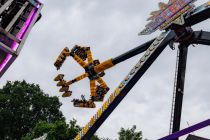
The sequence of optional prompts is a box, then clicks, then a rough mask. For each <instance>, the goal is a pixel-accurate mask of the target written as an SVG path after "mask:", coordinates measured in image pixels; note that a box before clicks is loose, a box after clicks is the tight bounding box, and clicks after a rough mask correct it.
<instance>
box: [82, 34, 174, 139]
mask: <svg viewBox="0 0 210 140" xmlns="http://www.w3.org/2000/svg"><path fill="white" fill-rule="evenodd" d="M175 36H176V34H175V32H174V31H169V34H168V35H167V36H166V37H165V38H164V40H163V41H162V42H161V43H160V44H159V46H158V47H157V49H156V50H155V51H154V52H153V53H152V54H151V55H150V57H149V58H148V59H147V60H146V62H145V63H144V64H143V66H142V67H141V68H140V69H139V70H138V71H137V72H136V73H135V74H134V75H133V77H132V78H131V79H130V81H128V83H127V84H126V85H125V87H124V88H123V89H122V90H121V93H120V94H119V95H118V96H117V97H116V98H115V99H114V101H113V102H112V103H111V104H110V105H109V106H108V108H107V109H106V110H105V111H104V112H103V113H102V115H101V117H100V118H99V119H98V120H97V121H96V122H95V124H94V125H93V126H92V127H91V128H90V129H89V130H88V132H87V133H86V134H85V135H84V136H83V137H82V138H81V140H90V138H91V136H93V134H94V133H95V132H96V131H97V129H98V128H99V127H100V126H101V125H102V124H103V122H104V121H105V120H106V119H107V118H108V117H109V115H110V114H111V113H112V112H113V110H114V109H115V108H116V107H117V106H118V105H119V103H120V102H121V101H122V100H123V99H124V97H125V96H126V95H127V94H128V92H129V91H130V90H131V89H132V88H133V86H134V85H135V84H136V83H137V82H138V80H139V79H140V78H141V77H142V76H143V74H144V73H145V72H146V71H147V69H148V68H149V67H150V66H151V65H152V63H153V62H154V61H155V60H156V58H157V57H158V56H159V55H160V54H161V52H162V51H163V50H164V49H165V48H166V46H167V45H168V43H169V42H170V41H171V40H172V39H174V37H175Z"/></svg>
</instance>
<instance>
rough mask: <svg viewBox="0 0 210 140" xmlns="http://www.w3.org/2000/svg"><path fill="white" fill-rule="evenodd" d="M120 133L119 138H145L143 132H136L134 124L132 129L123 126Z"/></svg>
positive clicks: (130, 139) (121, 139)
mask: <svg viewBox="0 0 210 140" xmlns="http://www.w3.org/2000/svg"><path fill="white" fill-rule="evenodd" d="M118 134H119V140H143V138H142V132H141V131H137V132H136V126H135V125H134V126H133V127H132V128H131V129H130V128H128V129H124V128H121V130H120V132H119V133H118Z"/></svg>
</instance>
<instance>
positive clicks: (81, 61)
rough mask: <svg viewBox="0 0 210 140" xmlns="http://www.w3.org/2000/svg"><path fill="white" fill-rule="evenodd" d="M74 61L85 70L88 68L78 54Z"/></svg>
mask: <svg viewBox="0 0 210 140" xmlns="http://www.w3.org/2000/svg"><path fill="white" fill-rule="evenodd" d="M73 58H74V60H75V61H77V63H78V64H80V66H82V67H83V68H85V67H86V66H87V64H86V63H85V62H84V61H83V60H82V59H81V58H80V57H79V56H77V55H76V54H75V55H74V56H73Z"/></svg>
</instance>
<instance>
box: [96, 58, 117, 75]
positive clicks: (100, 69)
mask: <svg viewBox="0 0 210 140" xmlns="http://www.w3.org/2000/svg"><path fill="white" fill-rule="evenodd" d="M113 66H114V64H113V63H112V59H109V60H107V61H105V62H103V63H101V64H99V65H97V66H95V68H94V70H95V72H96V73H99V72H103V71H104V70H106V69H109V68H111V67H113Z"/></svg>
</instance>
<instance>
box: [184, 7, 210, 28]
mask: <svg viewBox="0 0 210 140" xmlns="http://www.w3.org/2000/svg"><path fill="white" fill-rule="evenodd" d="M208 18H210V7H208V8H206V9H204V10H202V11H200V12H195V13H194V12H192V13H190V14H188V15H187V16H186V17H185V24H184V25H185V26H193V25H195V24H198V23H200V22H202V21H204V20H207V19H208Z"/></svg>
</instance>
